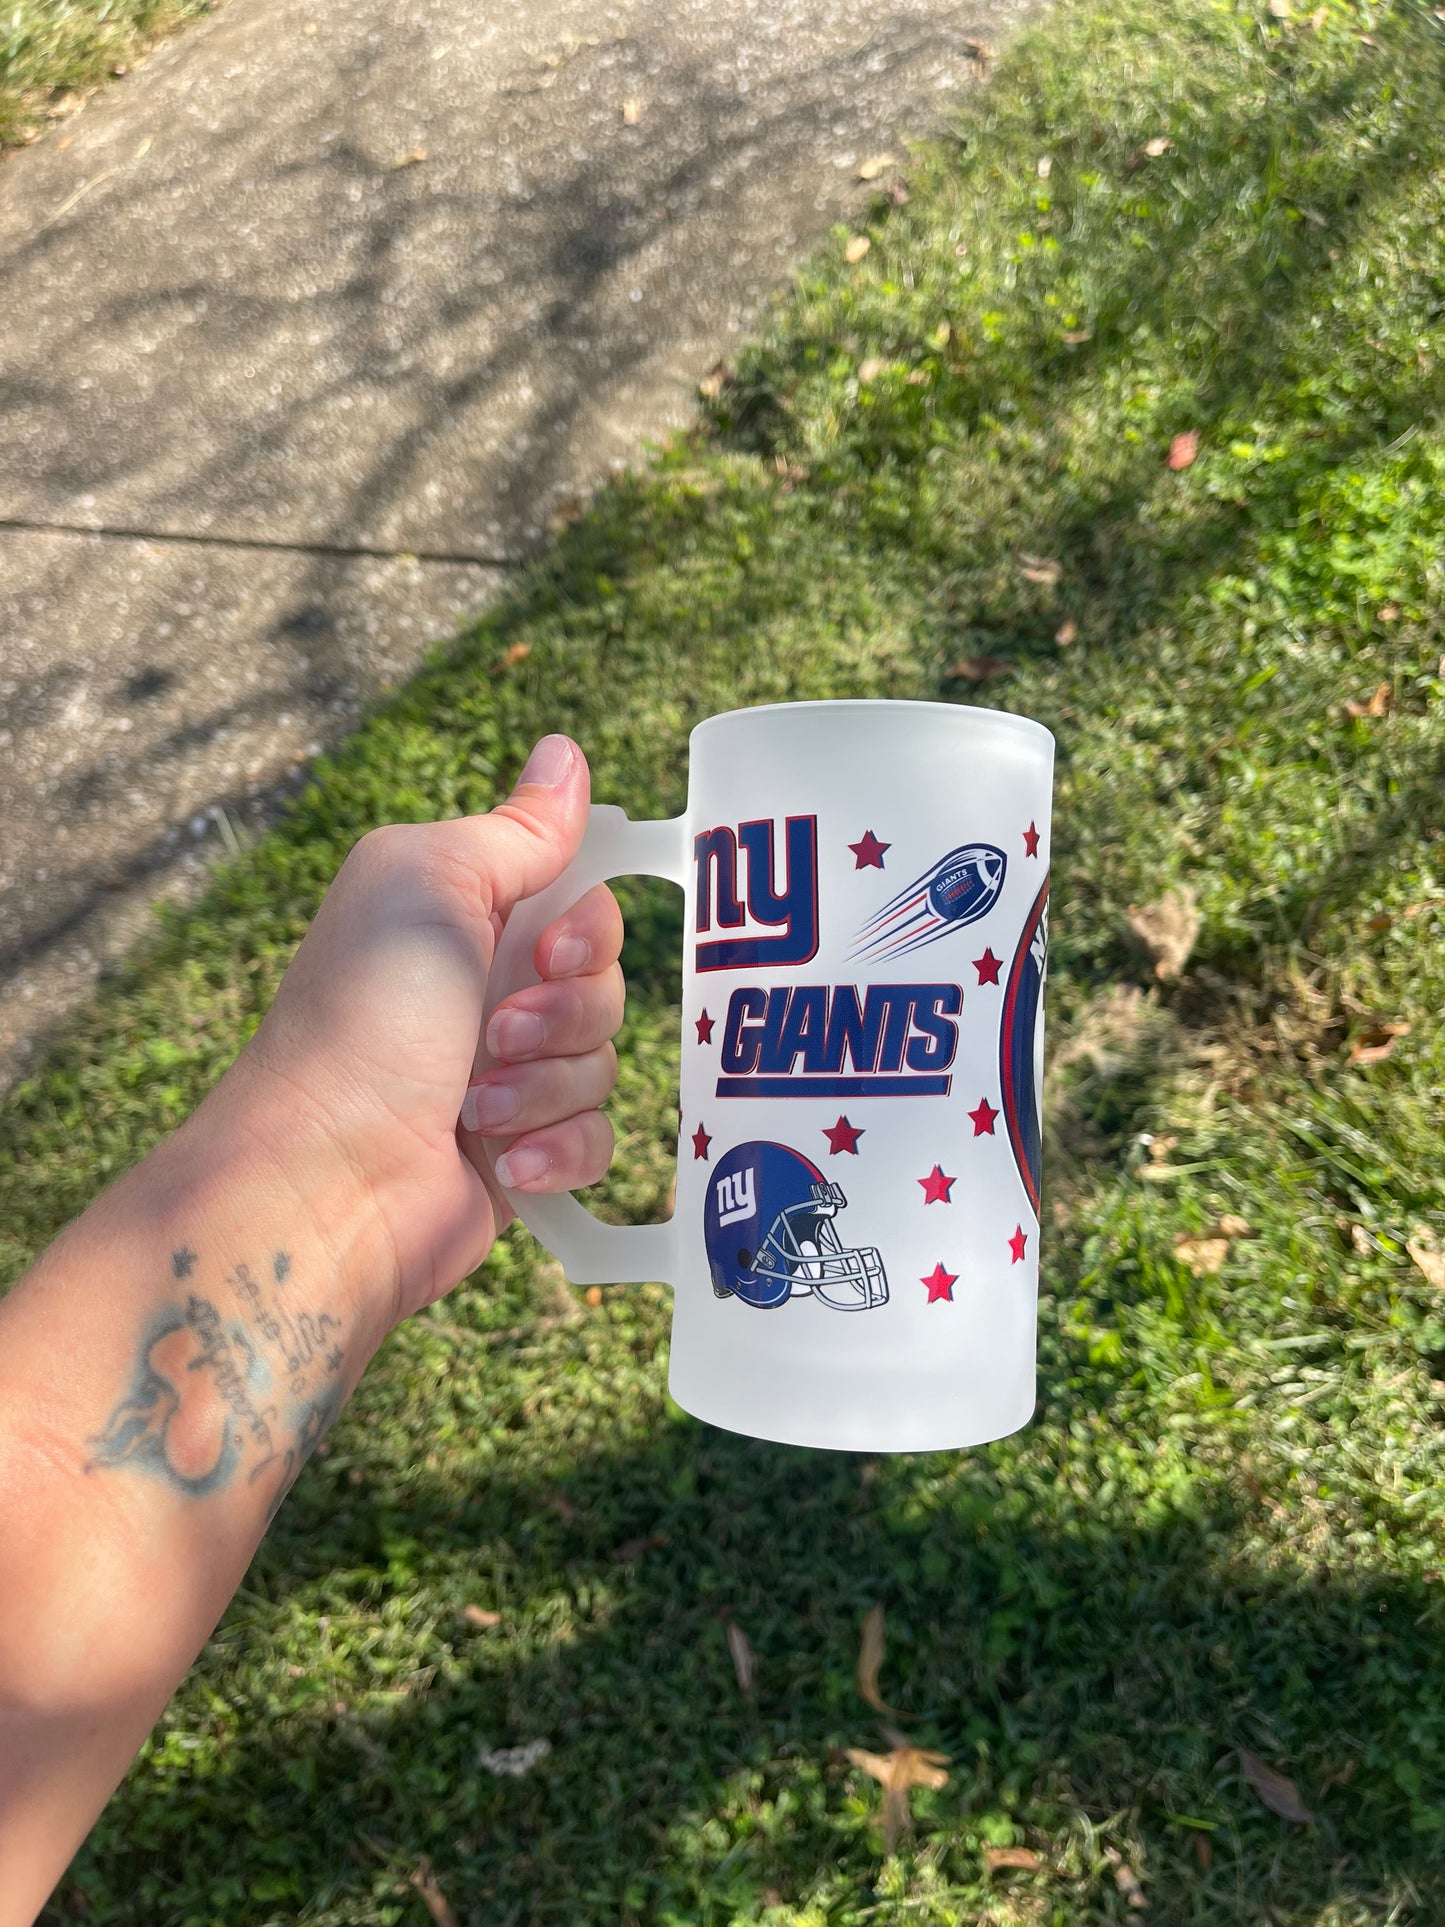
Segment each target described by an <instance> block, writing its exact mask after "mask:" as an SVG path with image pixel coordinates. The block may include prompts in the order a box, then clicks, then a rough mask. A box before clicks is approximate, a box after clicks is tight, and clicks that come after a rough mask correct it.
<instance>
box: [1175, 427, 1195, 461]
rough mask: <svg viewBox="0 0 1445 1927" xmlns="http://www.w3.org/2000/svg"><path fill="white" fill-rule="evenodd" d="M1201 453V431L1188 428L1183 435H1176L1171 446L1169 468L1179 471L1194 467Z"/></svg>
mask: <svg viewBox="0 0 1445 1927" xmlns="http://www.w3.org/2000/svg"><path fill="white" fill-rule="evenodd" d="M1198 453H1199V431H1198V429H1195V428H1186V429H1185V431H1184V433H1183V434H1182V435H1176V436H1175V437H1174V439H1173V441H1172V442H1170V444H1169V466H1170V467H1171V468H1172V469H1175V470H1178V469H1181V468H1189V467H1190V466H1192V464H1193V462H1194V460H1195V457H1196V456H1197V455H1198Z"/></svg>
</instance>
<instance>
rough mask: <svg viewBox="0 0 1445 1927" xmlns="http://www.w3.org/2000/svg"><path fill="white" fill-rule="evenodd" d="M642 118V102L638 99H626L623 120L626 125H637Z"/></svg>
mask: <svg viewBox="0 0 1445 1927" xmlns="http://www.w3.org/2000/svg"><path fill="white" fill-rule="evenodd" d="M641 119H642V102H641V101H640V100H637V99H633V100H624V101H623V103H622V120H623V124H624V126H627V127H635V126H636V125H637V123H638V122H639V121H640V120H641Z"/></svg>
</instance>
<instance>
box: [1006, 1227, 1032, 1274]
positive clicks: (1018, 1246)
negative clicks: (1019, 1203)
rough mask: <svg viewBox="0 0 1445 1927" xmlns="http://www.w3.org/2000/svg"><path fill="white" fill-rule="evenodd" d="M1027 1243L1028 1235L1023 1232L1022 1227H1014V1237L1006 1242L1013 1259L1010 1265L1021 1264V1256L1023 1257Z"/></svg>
mask: <svg viewBox="0 0 1445 1927" xmlns="http://www.w3.org/2000/svg"><path fill="white" fill-rule="evenodd" d="M1028 1241H1029V1235H1028V1233H1027V1232H1026V1231H1025V1230H1024V1228H1023V1226H1022V1225H1021V1224H1020V1225H1015V1226H1014V1235H1013V1236H1012V1237H1011V1238H1010V1239H1009V1241H1008V1248H1009V1250H1010V1251H1011V1252H1012V1253H1013V1257H1012V1258H1011V1259H1010V1261H1009V1262H1010V1263H1011V1264H1015V1265H1017V1264H1021V1263H1022V1261H1023V1255H1024V1246H1025V1245H1026V1244H1027V1243H1028Z"/></svg>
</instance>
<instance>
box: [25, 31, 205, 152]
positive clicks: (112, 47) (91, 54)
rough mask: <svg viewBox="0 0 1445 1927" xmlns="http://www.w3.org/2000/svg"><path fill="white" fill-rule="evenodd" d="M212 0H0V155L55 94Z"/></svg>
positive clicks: (94, 82)
mask: <svg viewBox="0 0 1445 1927" xmlns="http://www.w3.org/2000/svg"><path fill="white" fill-rule="evenodd" d="M211 5H212V0H0V156H3V155H4V152H5V150H6V148H8V147H13V146H17V145H20V144H23V143H24V142H25V141H27V140H30V139H33V138H34V135H35V132H36V131H37V130H38V129H39V128H40V127H42V126H43V125H44V122H45V119H46V110H47V108H48V107H50V106H51V105H53V104H54V103H55V102H56V101H57V100H59V99H60V98H61V97H62V96H64V95H66V94H71V93H79V92H83V91H84V90H85V89H86V88H88V87H95V86H98V85H99V84H100V83H101V82H102V81H104V80H105V79H107V78H108V77H109V76H110V75H111V74H113V73H114V72H115V70H116V69H117V68H121V69H122V70H123V69H125V68H126V67H128V66H130V65H132V64H133V63H134V62H135V60H136V58H137V56H139V55H140V54H143V53H144V52H145V51H146V50H147V49H148V48H149V47H150V46H151V44H152V43H153V42H154V41H155V40H158V39H159V38H160V36H161V35H162V34H164V33H170V32H173V31H174V30H175V29H176V28H177V27H179V26H181V25H182V24H183V23H184V22H185V21H187V20H194V19H196V18H197V17H198V16H199V15H200V14H203V13H208V12H209V11H210V8H211Z"/></svg>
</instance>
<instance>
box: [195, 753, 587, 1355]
mask: <svg viewBox="0 0 1445 1927" xmlns="http://www.w3.org/2000/svg"><path fill="white" fill-rule="evenodd" d="M589 788H590V783H589V776H588V770H587V764H586V760H585V758H584V757H583V755H582V752H581V750H580V749H578V748H577V746H576V745H575V744H574V743H572V742H570V741H569V740H568V739H567V738H566V737H565V736H548V737H545V738H544V739H543V740H542V741H541V742H540V743H539V744H538V745H537V747H536V749H535V750H534V751H533V752H532V756H531V759H530V761H529V762H528V764H527V767H526V768H525V769H524V770H523V772H522V775H521V778H520V779H519V781H518V783H517V786H516V788H515V789H514V790H513V792H512V794H511V795H510V796H509V797H508V798H507V799H506V801H505V802H503V803H501V804H499V805H498V806H497V808H496V809H494V810H492V811H491V812H490V814H488V815H485V816H473V817H463V818H460V819H457V820H454V821H450V822H445V823H431V824H396V825H392V826H389V827H387V828H383V829H377V830H373V831H371V832H370V833H369V834H368V835H366V836H364V837H362V839H361V840H360V842H358V843H357V845H356V847H355V848H354V849H353V850H352V851H351V853H350V855H349V856H348V857H347V859H346V861H345V862H344V863H343V864H342V866H341V869H340V871H339V872H338V873H337V876H336V879H335V881H334V882H333V883H332V885H331V888H330V890H329V891H328V893H327V896H326V899H325V901H324V902H323V904H322V906H321V908H320V910H319V911H318V912H317V915H316V918H315V921H314V922H313V923H312V926H311V928H310V930H309V931H308V932H307V934H306V937H305V939H304V940H303V942H302V944H301V946H300V948H299V949H298V951H297V953H296V956H295V958H294V960H293V961H292V964H291V966H290V968H289V970H288V971H287V973H286V976H285V979H284V981H283V982H282V984H281V987H280V989H279V991H278V992H277V994H276V999H275V1002H274V1003H273V1005H272V1007H271V1010H270V1011H269V1013H268V1014H267V1016H266V1019H265V1021H264V1022H263V1023H262V1025H261V1027H260V1029H259V1030H258V1031H257V1033H256V1035H255V1037H254V1038H253V1039H252V1040H251V1042H250V1043H249V1044H248V1045H247V1046H246V1048H245V1050H244V1051H243V1052H242V1054H241V1056H240V1058H239V1059H238V1060H237V1062H236V1064H235V1065H234V1066H233V1068H232V1070H231V1072H230V1073H228V1075H227V1077H226V1078H225V1079H223V1080H222V1083H221V1085H220V1086H219V1087H218V1089H217V1091H216V1092H215V1093H214V1094H213V1097H212V1099H210V1100H208V1104H207V1105H206V1106H203V1107H202V1111H201V1112H200V1113H198V1118H202V1117H204V1116H205V1114H206V1112H207V1111H208V1110H209V1109H211V1108H212V1107H214V1106H221V1107H225V1106H227V1105H229V1106H230V1110H229V1112H228V1124H229V1125H230V1126H231V1127H232V1128H234V1127H236V1126H237V1124H239V1128H241V1129H243V1130H245V1131H246V1132H247V1133H248V1135H249V1136H250V1137H251V1138H252V1140H253V1141H254V1142H255V1144H256V1145H257V1147H258V1148H261V1149H262V1150H264V1151H265V1152H266V1153H267V1154H269V1155H270V1156H272V1157H273V1158H274V1159H275V1160H276V1161H277V1162H278V1164H279V1165H280V1167H281V1168H282V1169H283V1170H284V1171H286V1172H287V1173H288V1174H289V1176H290V1180H291V1182H292V1184H293V1186H294V1187H295V1188H297V1189H299V1190H303V1191H305V1192H306V1193H307V1194H308V1195H309V1196H311V1197H313V1198H322V1197H324V1198H326V1199H327V1200H328V1203H327V1206H326V1207H325V1215H326V1216H327V1218H328V1219H329V1220H335V1219H336V1217H337V1213H336V1211H335V1210H334V1208H333V1206H332V1205H331V1203H330V1200H331V1199H333V1198H334V1197H335V1196H337V1195H338V1193H339V1194H340V1195H342V1196H343V1197H345V1198H347V1199H348V1201H349V1203H350V1204H351V1205H352V1207H353V1208H354V1209H355V1210H356V1211H357V1212H358V1213H360V1214H361V1216H362V1217H363V1219H365V1218H366V1217H367V1216H368V1214H373V1213H374V1218H375V1223H376V1225H377V1226H378V1227H379V1228H380V1230H381V1231H382V1233H383V1236H384V1242H385V1248H386V1250H387V1252H388V1263H389V1265H390V1267H391V1269H392V1271H393V1273H394V1275H393V1277H392V1278H391V1279H390V1280H389V1281H388V1285H387V1289H388V1290H389V1291H390V1294H391V1299H392V1302H391V1304H390V1305H389V1306H387V1307H385V1308H383V1310H382V1312H381V1314H380V1315H381V1317H382V1319H383V1321H384V1322H385V1324H387V1325H390V1324H394V1323H395V1322H397V1320H399V1319H401V1318H404V1317H406V1316H407V1315H408V1314H409V1313H410V1312H413V1311H415V1310H417V1309H418V1308H419V1307H420V1306H422V1305H426V1304H429V1303H430V1302H431V1301H432V1300H433V1299H435V1298H437V1297H439V1296H440V1295H441V1294H442V1293H443V1292H445V1291H447V1290H449V1289H450V1288H451V1286H452V1285H454V1284H455V1283H456V1282H457V1281H458V1280H459V1279H460V1278H462V1277H463V1276H465V1274H466V1273H467V1272H468V1271H470V1270H471V1269H473V1268H474V1267H475V1266H476V1265H478V1264H479V1263H480V1262H481V1260H482V1259H483V1258H484V1257H485V1255H486V1253H487V1251H488V1250H489V1249H490V1246H491V1244H492V1241H493V1239H494V1238H495V1236H496V1234H497V1232H498V1231H499V1230H501V1229H503V1228H504V1227H505V1225H506V1224H507V1223H508V1222H509V1220H510V1217H511V1212H510V1210H509V1209H508V1207H507V1205H506V1202H505V1199H504V1198H503V1197H502V1196H501V1195H500V1193H499V1192H495V1191H493V1190H492V1189H491V1188H490V1186H489V1182H488V1179H487V1177H486V1175H485V1173H486V1165H485V1161H484V1159H483V1157H482V1154H481V1140H482V1138H483V1136H485V1137H486V1138H487V1139H489V1140H490V1139H506V1140H508V1146H507V1149H506V1151H505V1153H504V1154H503V1157H502V1158H501V1159H499V1161H498V1175H499V1177H500V1178H501V1180H502V1181H503V1182H504V1183H505V1184H507V1185H508V1186H509V1187H510V1188H512V1189H514V1190H521V1191H563V1190H570V1189H573V1188H575V1187H577V1186H579V1185H585V1184H591V1183H593V1182H595V1181H596V1180H597V1179H598V1178H600V1177H601V1176H602V1174H603V1173H604V1172H605V1171H606V1169H607V1165H608V1161H609V1159H610V1157H611V1155H612V1129H611V1126H610V1125H609V1124H608V1122H607V1120H606V1118H605V1117H603V1116H602V1115H601V1113H600V1111H599V1110H598V1108H597V1107H598V1106H599V1105H600V1104H601V1103H602V1102H603V1101H604V1100H605V1099H606V1097H607V1096H608V1094H609V1092H610V1091H611V1089H612V1085H613V1083H614V1081H615V1078H616V1070H617V1060H616V1056H615V1054H614V1052H613V1048H612V1044H611V1038H612V1036H613V1034H614V1033H615V1032H616V1030H617V1027H618V1025H619V1024H620V1022H621V1020H622V1008H623V986H622V973H621V971H620V969H619V967H618V963H617V958H618V953H619V950H620V948H621V942H622V919H621V916H620V913H619V911H618V908H617V903H616V900H615V899H614V897H613V895H612V892H611V891H610V890H609V889H607V888H606V886H605V885H601V886H599V887H598V888H596V889H594V890H592V891H589V892H588V894H587V895H586V896H584V897H583V898H581V899H580V901H579V902H578V903H577V904H575V905H574V906H573V908H572V909H571V910H569V911H567V912H566V913H565V914H564V915H563V916H561V917H559V918H558V919H557V920H556V921H555V922H554V923H552V924H551V925H550V926H549V927H548V928H547V930H545V931H544V932H543V934H542V936H541V937H540V939H539V940H538V943H537V946H536V950H535V953H534V961H535V964H536V968H537V971H538V974H539V976H540V977H541V979H542V981H541V982H540V983H538V984H536V985H534V986H532V987H531V988H530V989H526V990H520V991H517V992H516V993H515V994H514V995H512V996H510V997H508V998H507V999H506V1001H505V1002H504V1003H503V1004H501V1005H500V1006H499V1007H498V1009H497V1010H496V1011H495V1012H494V1013H493V1014H492V1017H491V1020H490V1022H489V1024H488V1027H487V1036H486V1049H487V1054H488V1056H489V1058H490V1059H491V1060H492V1068H489V1069H488V1070H487V1071H486V1072H485V1073H484V1074H483V1075H481V1076H480V1077H479V1078H476V1077H474V1067H475V1065H476V1064H477V1062H478V1061H479V1058H480V1044H481V1022H482V1011H483V1007H484V1004H485V999H486V983H487V973H488V970H489V968H490V966H491V961H492V956H493V953H494V951H495V948H496V944H497V940H498V938H499V936H500V934H501V931H502V928H503V926H504V925H505V923H506V920H507V917H508V915H509V914H510V912H511V910H512V908H513V906H514V905H515V904H516V903H517V902H519V901H520V900H521V899H522V898H524V897H530V896H534V895H535V894H536V893H537V892H538V891H539V890H542V889H544V888H545V887H546V886H547V885H548V884H549V883H551V882H552V881H553V880H554V879H555V878H556V877H557V876H559V875H560V874H561V872H562V870H563V869H564V868H565V866H566V864H567V863H568V862H569V861H570V860H571V858H572V857H573V856H574V855H575V853H576V851H577V847H578V845H579V844H580V842H581V839H582V832H583V829H584V827H585V825H586V821H587V804H588V796H589ZM469 1086H470V1088H469ZM459 1115H460V1117H461V1119H462V1122H461V1123H460V1124H459ZM318 1162H319V1165H320V1166H321V1169H320V1171H319V1172H318V1170H317V1165H318ZM347 1215H348V1214H347V1212H346V1210H343V1211H342V1212H341V1214H340V1216H341V1218H342V1219H345V1218H346V1217H347ZM325 1228H326V1227H325V1226H323V1227H322V1229H323V1230H325ZM340 1235H341V1236H343V1237H347V1238H350V1237H351V1236H353V1235H356V1234H354V1233H353V1232H352V1231H350V1230H349V1229H344V1230H342V1231H341V1233H340Z"/></svg>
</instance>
